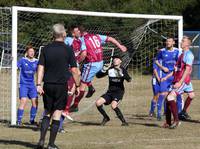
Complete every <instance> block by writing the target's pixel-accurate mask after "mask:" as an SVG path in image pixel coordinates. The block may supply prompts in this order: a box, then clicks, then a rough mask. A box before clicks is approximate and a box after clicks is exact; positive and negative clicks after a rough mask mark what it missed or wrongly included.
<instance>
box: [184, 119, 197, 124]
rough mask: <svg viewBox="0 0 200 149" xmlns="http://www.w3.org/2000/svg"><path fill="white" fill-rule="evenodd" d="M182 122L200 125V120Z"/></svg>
mask: <svg viewBox="0 0 200 149" xmlns="http://www.w3.org/2000/svg"><path fill="white" fill-rule="evenodd" d="M182 122H186V123H195V124H200V121H199V120H184V121H182Z"/></svg>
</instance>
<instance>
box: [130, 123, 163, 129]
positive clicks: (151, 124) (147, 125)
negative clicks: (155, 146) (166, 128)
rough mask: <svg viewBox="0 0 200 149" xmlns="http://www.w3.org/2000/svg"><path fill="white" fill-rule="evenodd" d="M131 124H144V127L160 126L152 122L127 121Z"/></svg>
mask: <svg viewBox="0 0 200 149" xmlns="http://www.w3.org/2000/svg"><path fill="white" fill-rule="evenodd" d="M128 123H129V124H131V125H142V126H146V127H157V128H161V126H160V125H158V124H153V123H138V122H128Z"/></svg>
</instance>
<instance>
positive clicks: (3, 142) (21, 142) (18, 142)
mask: <svg viewBox="0 0 200 149" xmlns="http://www.w3.org/2000/svg"><path fill="white" fill-rule="evenodd" d="M0 144H5V145H20V146H24V147H26V148H36V147H37V145H35V144H32V143H29V142H24V141H19V140H3V139H0ZM13 147H14V146H13Z"/></svg>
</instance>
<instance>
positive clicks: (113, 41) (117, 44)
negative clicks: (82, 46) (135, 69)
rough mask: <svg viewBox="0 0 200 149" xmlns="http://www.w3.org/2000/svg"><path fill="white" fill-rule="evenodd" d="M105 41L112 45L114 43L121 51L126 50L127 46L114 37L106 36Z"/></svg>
mask: <svg viewBox="0 0 200 149" xmlns="http://www.w3.org/2000/svg"><path fill="white" fill-rule="evenodd" d="M107 41H108V42H111V43H113V44H114V45H116V46H117V47H118V48H119V49H120V50H121V51H122V52H126V51H127V48H126V47H125V46H124V45H121V44H120V43H119V42H118V41H117V40H116V39H115V38H113V37H108V38H107Z"/></svg>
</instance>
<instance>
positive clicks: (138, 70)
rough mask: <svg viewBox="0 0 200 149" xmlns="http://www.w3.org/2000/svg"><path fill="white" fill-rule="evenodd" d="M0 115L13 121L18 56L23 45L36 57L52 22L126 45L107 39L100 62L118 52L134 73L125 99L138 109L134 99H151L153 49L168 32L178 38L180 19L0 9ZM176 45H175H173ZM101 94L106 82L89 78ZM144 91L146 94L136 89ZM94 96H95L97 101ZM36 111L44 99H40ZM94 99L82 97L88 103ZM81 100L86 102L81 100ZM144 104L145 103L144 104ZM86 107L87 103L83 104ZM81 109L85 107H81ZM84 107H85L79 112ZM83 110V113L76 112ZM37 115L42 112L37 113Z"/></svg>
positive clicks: (19, 8)
mask: <svg viewBox="0 0 200 149" xmlns="http://www.w3.org/2000/svg"><path fill="white" fill-rule="evenodd" d="M0 23H1V27H0V33H1V37H0V50H1V52H0V56H1V57H0V62H1V63H0V69H1V72H0V84H1V85H0V87H1V89H0V96H1V98H0V100H1V101H0V102H1V103H3V104H1V105H0V119H1V120H6V121H11V124H12V125H14V124H16V109H17V103H18V102H17V101H18V84H17V82H18V81H17V78H18V72H17V65H16V63H17V60H18V59H20V58H21V57H23V56H24V49H25V47H26V45H27V44H30V43H31V44H32V45H33V47H34V48H35V49H36V57H38V55H39V53H40V50H41V49H42V47H43V46H45V45H47V44H48V43H49V42H51V40H52V33H51V29H52V26H53V25H54V24H55V23H63V24H64V25H65V27H66V28H68V27H69V26H71V25H73V24H76V25H79V24H80V25H84V26H85V28H86V29H87V31H88V32H90V33H94V34H102V35H107V36H111V37H114V38H115V39H117V40H118V41H119V42H120V43H122V44H123V45H125V46H126V47H127V49H128V52H126V53H122V52H121V51H120V50H119V49H118V48H117V47H116V46H114V45H113V44H111V43H106V44H105V45H103V49H104V54H103V55H104V62H105V63H110V62H111V57H112V55H116V54H117V55H121V56H122V60H123V64H122V65H123V66H124V67H125V68H128V71H129V73H130V75H131V76H132V77H133V81H132V83H129V84H126V88H127V90H126V94H125V97H124V98H133V102H132V103H131V104H132V105H133V109H132V110H133V111H131V112H132V113H137V112H138V111H137V110H139V109H137V105H136V104H137V102H136V101H137V100H140V98H149V95H152V94H151V77H150V76H151V73H152V59H153V57H154V56H155V54H156V53H157V49H159V48H161V47H163V42H164V40H165V39H166V38H167V37H168V36H173V37H174V38H175V39H176V43H178V41H180V39H181V37H182V17H180V16H159V15H158V16H157V15H137V14H122V13H102V12H86V11H85V12H84V11H70V10H55V9H42V8H27V7H12V9H11V8H1V9H0ZM176 46H178V44H177V45H176ZM11 47H12V48H11ZM93 83H94V85H95V88H96V89H97V90H99V91H101V92H99V93H98V92H97V93H96V95H95V98H97V97H98V96H100V95H101V94H102V93H103V92H102V91H104V90H106V87H107V82H106V81H102V80H99V79H95V80H94V81H93ZM141 90H144V91H146V92H148V94H144V92H143V93H142V92H140V91H141ZM95 98H94V99H95ZM39 101H40V103H39V105H40V107H41V108H39V113H41V111H42V107H43V106H42V103H41V100H39ZM93 101H94V100H92V101H91V100H90V101H87V100H86V101H85V102H88V103H89V104H88V103H87V105H91V104H92V103H93ZM82 104H84V101H83V103H82ZM147 105H148V103H146V105H144V106H146V107H147ZM84 107H85V109H87V107H86V106H84ZM83 109H84V108H83ZM28 111H29V109H28V108H27V109H26V110H25V113H27V114H25V116H24V119H27V121H28V115H29V112H28ZM83 111H86V110H83ZM80 113H81V112H80ZM39 115H40V114H39Z"/></svg>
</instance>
